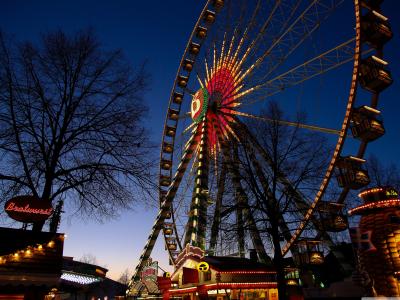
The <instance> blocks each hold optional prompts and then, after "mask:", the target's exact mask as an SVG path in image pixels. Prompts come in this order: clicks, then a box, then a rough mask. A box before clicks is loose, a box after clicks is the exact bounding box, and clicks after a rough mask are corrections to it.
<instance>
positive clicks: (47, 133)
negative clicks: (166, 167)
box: [0, 30, 151, 230]
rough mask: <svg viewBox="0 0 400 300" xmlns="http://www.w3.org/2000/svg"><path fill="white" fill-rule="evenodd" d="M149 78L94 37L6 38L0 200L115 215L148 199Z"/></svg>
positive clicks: (0, 52) (1, 72)
mask: <svg viewBox="0 0 400 300" xmlns="http://www.w3.org/2000/svg"><path fill="white" fill-rule="evenodd" d="M147 79H148V76H147V74H146V72H145V70H144V66H142V67H140V68H138V69H137V70H135V69H133V68H132V67H131V65H130V64H129V62H128V61H127V60H126V59H125V58H124V56H123V55H122V53H121V51H120V50H116V51H108V50H105V49H103V48H102V47H101V45H100V43H99V41H98V40H97V39H96V37H95V35H94V34H93V32H91V31H90V30H87V31H81V32H78V33H76V34H75V35H66V34H65V33H63V32H61V31H58V32H55V33H48V34H45V35H44V36H43V37H42V39H41V42H40V43H39V45H36V44H33V43H30V42H26V43H22V44H18V45H16V44H15V43H11V42H10V41H9V40H8V39H7V38H6V37H5V36H4V35H2V34H1V33H0V160H1V161H0V181H1V184H2V186H1V188H2V197H1V199H2V200H4V199H7V198H8V197H10V196H13V195H15V194H31V195H34V196H36V197H38V198H40V199H42V201H48V202H50V203H52V202H54V201H55V200H56V199H57V198H60V197H62V198H63V199H66V202H69V203H73V204H74V205H75V207H77V209H78V210H79V211H81V212H83V213H85V214H87V215H91V216H93V215H94V216H104V215H110V216H111V215H114V214H115V213H116V211H117V210H118V209H120V208H121V207H127V206H129V204H130V203H132V202H133V201H135V200H139V199H140V198H142V195H143V193H146V192H149V191H150V187H151V181H150V178H151V177H150V176H149V174H150V173H149V172H150V161H151V160H150V158H149V157H148V156H149V150H150V149H151V147H150V144H149V142H148V134H147V132H146V130H145V128H144V126H143V119H144V117H145V115H146V112H147V108H146V105H145V104H144V103H143V93H144V91H145V89H146V86H147V81H148V80H147ZM43 225H44V223H43V222H42V223H35V224H34V226H33V229H34V230H42V228H43Z"/></svg>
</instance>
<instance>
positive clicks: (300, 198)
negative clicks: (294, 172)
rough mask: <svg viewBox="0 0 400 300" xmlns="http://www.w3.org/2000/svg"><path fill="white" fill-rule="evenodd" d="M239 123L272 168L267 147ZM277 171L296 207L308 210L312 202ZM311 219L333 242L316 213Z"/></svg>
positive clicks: (328, 239) (326, 237)
mask: <svg viewBox="0 0 400 300" xmlns="http://www.w3.org/2000/svg"><path fill="white" fill-rule="evenodd" d="M237 123H238V124H240V128H241V130H243V132H244V133H245V136H246V137H248V138H249V140H250V141H251V144H252V146H253V147H255V149H256V150H257V152H258V153H260V155H261V156H262V157H263V159H264V160H265V162H266V163H267V164H268V165H269V166H270V167H271V168H272V167H273V165H274V162H273V160H272V158H271V157H270V156H269V155H268V153H267V152H266V151H265V149H264V148H263V147H262V146H261V145H260V144H259V143H258V141H257V139H256V138H255V137H254V136H253V134H252V133H251V132H250V130H249V129H248V128H247V126H246V125H245V124H243V123H241V122H240V121H237ZM276 172H277V180H278V182H280V183H281V184H282V185H283V186H284V187H285V191H284V192H285V193H288V194H289V195H290V196H291V197H292V199H293V201H294V204H295V205H296V208H297V209H298V210H299V211H301V212H306V211H308V210H309V209H310V203H309V201H307V200H306V197H305V196H304V195H303V194H302V193H301V192H300V191H299V190H298V189H297V188H296V187H295V186H294V185H293V184H292V183H291V182H290V180H289V179H288V178H287V177H286V176H285V174H284V173H283V172H282V171H280V170H277V171H276ZM310 219H311V222H312V224H313V225H314V227H315V229H316V231H318V232H320V233H321V235H323V237H324V239H326V241H327V242H331V238H330V236H329V234H327V233H326V232H322V231H321V230H320V226H319V220H318V219H317V218H316V217H315V216H314V215H310ZM292 238H293V236H292Z"/></svg>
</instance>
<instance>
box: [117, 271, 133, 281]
mask: <svg viewBox="0 0 400 300" xmlns="http://www.w3.org/2000/svg"><path fill="white" fill-rule="evenodd" d="M131 278H132V272H130V271H129V269H128V268H126V269H125V270H124V271H123V272H122V273H121V275H120V276H119V278H118V280H117V281H118V282H120V283H122V284H125V285H128V283H129V281H130V280H131Z"/></svg>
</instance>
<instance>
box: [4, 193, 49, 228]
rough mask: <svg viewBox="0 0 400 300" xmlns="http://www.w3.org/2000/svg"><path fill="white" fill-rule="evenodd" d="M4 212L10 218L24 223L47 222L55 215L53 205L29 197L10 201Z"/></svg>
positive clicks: (6, 204)
mask: <svg viewBox="0 0 400 300" xmlns="http://www.w3.org/2000/svg"><path fill="white" fill-rule="evenodd" d="M4 210H5V211H6V212H7V214H8V215H9V216H10V218H12V219H14V220H16V221H20V222H24V223H35V222H40V221H45V220H47V219H48V218H49V217H50V216H51V214H52V213H53V207H52V206H51V203H49V202H48V201H43V200H40V199H38V198H36V197H34V196H29V195H26V196H18V197H14V198H12V199H10V200H8V201H7V202H6V203H5V205H4Z"/></svg>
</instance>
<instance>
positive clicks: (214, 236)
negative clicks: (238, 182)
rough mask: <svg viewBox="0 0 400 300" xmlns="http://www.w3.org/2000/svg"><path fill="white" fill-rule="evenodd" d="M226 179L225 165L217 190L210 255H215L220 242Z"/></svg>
mask: <svg viewBox="0 0 400 300" xmlns="http://www.w3.org/2000/svg"><path fill="white" fill-rule="evenodd" d="M225 178H226V166H225V164H224V163H223V165H222V170H221V173H220V176H219V180H218V189H217V197H216V199H215V208H214V216H213V223H212V225H211V237H210V247H209V253H210V255H214V254H215V248H216V245H217V240H218V232H219V229H220V228H219V227H220V223H221V206H222V197H223V195H224V192H225Z"/></svg>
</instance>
